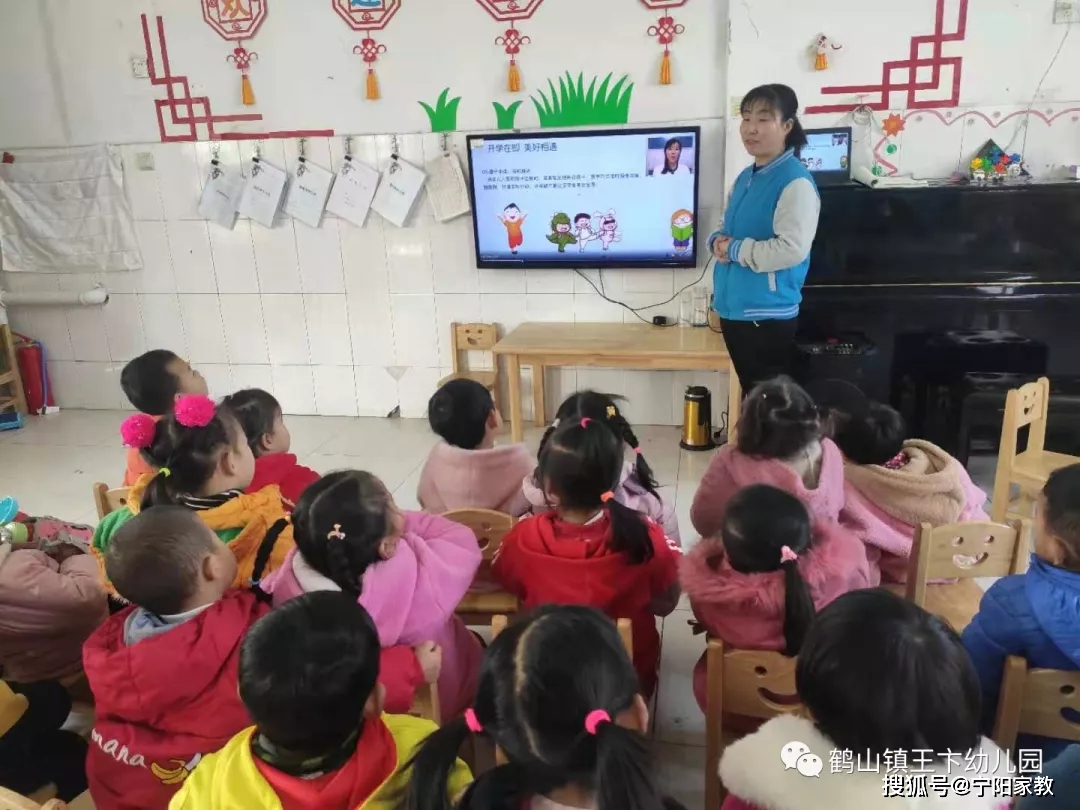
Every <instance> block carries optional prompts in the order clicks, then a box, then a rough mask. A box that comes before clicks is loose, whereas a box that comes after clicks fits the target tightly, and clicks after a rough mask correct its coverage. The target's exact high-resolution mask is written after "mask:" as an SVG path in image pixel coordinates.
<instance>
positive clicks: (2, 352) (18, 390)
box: [0, 317, 29, 416]
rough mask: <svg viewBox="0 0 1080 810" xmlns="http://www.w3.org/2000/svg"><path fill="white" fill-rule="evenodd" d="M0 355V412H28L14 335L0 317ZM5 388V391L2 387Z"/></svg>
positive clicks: (24, 413)
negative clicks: (1, 360)
mask: <svg viewBox="0 0 1080 810" xmlns="http://www.w3.org/2000/svg"><path fill="white" fill-rule="evenodd" d="M0 357H2V358H3V363H2V364H0V365H3V368H2V369H0V412H3V411H6V410H7V409H8V408H13V409H14V410H16V411H18V412H19V413H21V414H23V415H24V416H25V415H26V414H27V413H29V409H28V408H27V406H26V392H25V391H24V390H23V384H22V374H21V373H20V372H19V362H18V359H17V357H16V354H15V335H14V333H12V331H11V327H10V326H8V325H7V321H6V320H4V319H3V318H2V317H0ZM5 388H6V389H7V391H6V392H5V391H4V390H3V389H5Z"/></svg>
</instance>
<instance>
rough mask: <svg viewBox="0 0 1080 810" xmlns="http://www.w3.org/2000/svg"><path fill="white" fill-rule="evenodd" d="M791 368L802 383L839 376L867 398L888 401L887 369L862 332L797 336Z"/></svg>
mask: <svg viewBox="0 0 1080 810" xmlns="http://www.w3.org/2000/svg"><path fill="white" fill-rule="evenodd" d="M793 371H794V376H795V379H796V380H797V381H798V382H799V384H800V385H802V386H804V387H806V386H811V387H813V385H814V384H815V383H820V382H824V381H826V380H842V381H844V382H847V383H851V384H852V385H854V386H855V387H857V388H858V389H859V390H861V391H862V392H863V393H864V394H865V395H866V396H867V397H868V398H869V399H873V400H877V401H880V402H887V401H888V397H889V375H888V369H886V368H885V364H884V362H883V361H882V356H881V353H880V352H879V351H878V348H877V346H876V345H875V344H874V342H873V341H872V340H870V338H868V337H867V336H866V335H863V334H861V333H844V334H840V335H837V336H835V337H828V338H824V339H821V340H804V339H796V341H795V360H794V363H793Z"/></svg>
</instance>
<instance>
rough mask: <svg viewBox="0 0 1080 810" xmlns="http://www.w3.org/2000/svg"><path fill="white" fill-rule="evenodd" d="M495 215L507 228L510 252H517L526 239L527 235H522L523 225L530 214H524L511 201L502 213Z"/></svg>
mask: <svg viewBox="0 0 1080 810" xmlns="http://www.w3.org/2000/svg"><path fill="white" fill-rule="evenodd" d="M495 216H496V217H498V219H499V222H501V223H502V224H503V227H504V228H506V241H507V242H509V244H510V252H511V253H517V252H518V248H519V247H521V243H522V242H524V241H525V237H524V236H522V235H521V226H522V225H524V224H525V217H527V216H528V214H523V213H522V212H521V209H520V208H518V207H517V206H516V205H514V204H513V203H510V204H509V205H508V206H506V208H504V209H503V210H502V213H501V214H496V215H495Z"/></svg>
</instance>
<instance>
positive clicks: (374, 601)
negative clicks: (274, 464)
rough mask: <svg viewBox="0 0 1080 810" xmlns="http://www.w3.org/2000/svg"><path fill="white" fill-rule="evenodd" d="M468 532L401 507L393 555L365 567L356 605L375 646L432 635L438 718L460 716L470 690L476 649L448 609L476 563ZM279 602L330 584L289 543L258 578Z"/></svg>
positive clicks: (412, 642) (478, 650) (418, 640)
mask: <svg viewBox="0 0 1080 810" xmlns="http://www.w3.org/2000/svg"><path fill="white" fill-rule="evenodd" d="M480 561H481V553H480V547H479V545H478V544H477V542H476V536H475V535H474V534H473V533H472V530H470V529H469V528H468V527H465V526H462V525H460V524H458V523H453V522H451V521H449V520H446V519H445V518H442V517H439V516H438V515H428V514H424V513H423V512H406V513H405V529H404V531H403V532H402V535H401V540H400V542H399V543H398V544H397V550H396V551H395V552H394V555H393V556H392V557H391V558H390V559H388V560H383V561H382V562H379V563H376V564H375V565H372V566H370V567H369V568H368V569H367V570H366V571H365V572H364V576H363V579H362V580H361V588H360V600H359V601H360V604H361V605H363V606H364V608H365V609H366V610H367V612H368V613H370V614H371V618H372V619H373V620H374V622H375V626H376V627H377V628H378V630H379V641H380V643H381V644H382V646H383V648H386V647H394V646H398V645H406V646H410V647H411V646H415V645H417V644H420V643H422V642H425V641H434V642H435V643H436V644H438V645H439V646H440V647H442V653H443V661H442V672H441V674H440V675H439V700H440V704H441V707H442V715H443V718H444V719H448V718H451V717H455V716H456V715H459V714H461V712H462V711H464V710H465V709H466V708H468V706H469V703H470V702H471V701H472V698H473V695H474V693H475V691H476V676H477V673H478V672H479V669H480V658H481V655H482V654H483V650H482V648H481V646H480V642H479V640H478V639H477V638H476V636H474V635H473V634H472V633H470V632H469V630H468V629H467V628H466V627H465V624H464V623H463V622H462V621H461V619H459V618H458V617H457V615H456V614H455V613H454V611H455V610H456V608H457V605H458V602H460V601H461V598H462V597H463V596H464V595H465V592H466V591H468V589H469V586H470V585H471V584H472V581H473V577H474V576H475V574H476V570H477V569H478V568H479V567H480ZM261 587H262V589H263V590H264V591H265V592H266V593H269V594H272V596H273V603H274V605H275V606H276V605H279V604H281V603H282V602H286V601H288V600H289V599H292V598H294V597H296V596H299V595H300V594H303V593H307V592H309V591H316V590H337V589H338V586H337V585H336V584H334V583H333V582H332V581H330V580H329V579H327V578H326V577H324V576H322V575H321V574H319V573H318V572H317V571H315V570H314V569H313V568H311V566H309V565H308V564H307V562H306V561H305V560H304V558H303V557H302V556H301V555H300V554H299V552H298V550H297V549H293V550H292V551H290V552H289V555H288V557H286V558H285V562H284V564H283V565H282V566H281V568H279V569H278V570H277V571H275V572H273V573H272V574H270V576H268V577H267V578H266V579H264V580H263V582H262V586H261Z"/></svg>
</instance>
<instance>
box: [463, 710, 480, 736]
mask: <svg viewBox="0 0 1080 810" xmlns="http://www.w3.org/2000/svg"><path fill="white" fill-rule="evenodd" d="M465 725H466V726H468V728H469V731H471V732H472V733H473V734H480V733H481V732H482V731H483V730H484V727H483V726H482V725H480V721H479V720H477V719H476V712H474V711H473V710H472V709H466V710H465Z"/></svg>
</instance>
